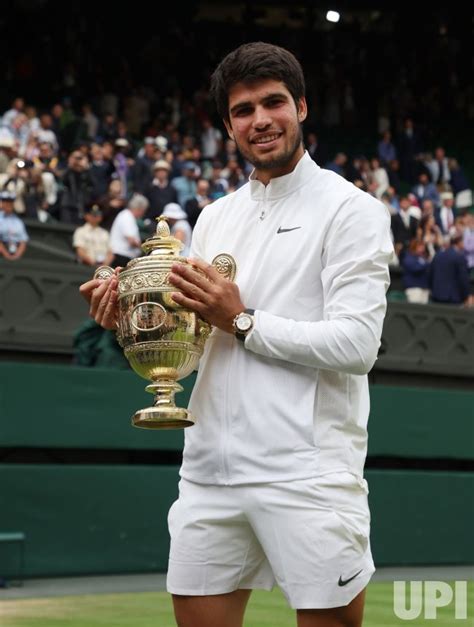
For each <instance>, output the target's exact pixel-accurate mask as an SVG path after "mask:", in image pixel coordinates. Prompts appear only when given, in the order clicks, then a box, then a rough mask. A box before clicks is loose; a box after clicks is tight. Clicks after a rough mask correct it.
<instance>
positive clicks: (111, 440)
mask: <svg viewBox="0 0 474 627" xmlns="http://www.w3.org/2000/svg"><path fill="white" fill-rule="evenodd" d="M194 381H195V375H191V376H190V377H188V378H187V379H185V380H184V381H182V382H181V383H182V384H183V386H184V388H185V391H184V392H182V393H181V394H178V395H177V397H176V400H177V403H178V404H179V405H181V406H183V407H185V406H187V403H188V400H189V394H190V392H191V389H192V385H193V384H194ZM146 385H147V381H146V380H145V379H141V378H140V377H139V376H138V375H136V374H135V373H134V372H132V371H131V370H125V371H122V370H105V369H100V368H78V367H73V366H70V367H64V366H49V365H38V364H20V363H0V447H2V446H3V447H13V446H25V447H26V446H29V447H38V448H52V447H56V448H96V449H158V450H181V448H182V443H183V433H182V431H148V430H142V429H137V428H135V427H132V426H131V424H130V418H131V416H132V414H133V413H134V412H135V411H136V410H137V409H140V408H142V407H146V406H148V405H149V404H150V403H151V402H152V398H153V397H152V395H151V394H148V393H146V392H145V386H146ZM371 401H372V403H371V404H372V409H371V416H370V421H369V434H370V437H369V454H370V455H373V456H379V455H385V456H401V457H423V458H426V457H429V458H438V457H442V458H453V459H474V420H472V408H473V406H474V394H473V393H470V392H465V391H459V390H442V389H433V388H411V387H392V386H385V385H374V386H371ZM197 419H199V417H197ZM191 428H192V427H191Z"/></svg>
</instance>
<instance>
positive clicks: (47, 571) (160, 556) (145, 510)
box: [0, 464, 179, 576]
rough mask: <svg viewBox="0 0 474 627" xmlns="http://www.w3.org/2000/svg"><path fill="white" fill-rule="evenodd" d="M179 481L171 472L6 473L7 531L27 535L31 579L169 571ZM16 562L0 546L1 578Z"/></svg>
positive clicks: (78, 469)
mask: <svg viewBox="0 0 474 627" xmlns="http://www.w3.org/2000/svg"><path fill="white" fill-rule="evenodd" d="M178 479H179V477H178V469H177V467H172V466H71V465H67V466H50V465H40V466H39V465H38V466H37V465H19V464H18V465H17V464H11V465H0V485H1V490H0V531H23V532H25V534H26V543H25V566H26V574H27V575H28V576H38V575H50V576H53V575H62V574H70V575H72V574H77V575H78V574H86V573H125V572H148V571H164V570H166V568H167V562H168V546H169V539H168V529H167V513H168V510H169V507H170V505H171V503H172V502H173V501H174V500H175V498H176V496H177V485H178ZM2 553H3V557H2ZM7 557H8V558H9V559H8V563H5V561H6V559H7ZM14 557H15V556H12V551H11V550H10V549H9V550H8V554H7V552H6V551H5V552H4V551H3V547H2V546H1V545H0V576H5V575H13V574H14V573H15V568H16V563H14V564H12V561H13V559H14ZM4 570H5V571H6V572H4Z"/></svg>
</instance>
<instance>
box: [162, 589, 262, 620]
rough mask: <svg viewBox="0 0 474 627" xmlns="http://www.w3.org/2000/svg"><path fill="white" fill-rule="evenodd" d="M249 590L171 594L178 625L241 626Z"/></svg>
mask: <svg viewBox="0 0 474 627" xmlns="http://www.w3.org/2000/svg"><path fill="white" fill-rule="evenodd" d="M250 593H251V590H235V591H234V592H229V593H228V594H214V595H208V596H181V595H177V594H173V606H174V614H175V618H176V624H177V625H178V627H242V624H243V619H244V613H245V608H246V606H247V602H248V600H249V597H250Z"/></svg>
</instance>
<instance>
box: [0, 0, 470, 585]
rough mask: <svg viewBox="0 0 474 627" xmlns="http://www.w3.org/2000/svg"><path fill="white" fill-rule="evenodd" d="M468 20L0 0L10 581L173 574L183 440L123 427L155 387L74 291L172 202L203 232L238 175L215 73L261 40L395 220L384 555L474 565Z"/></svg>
mask: <svg viewBox="0 0 474 627" xmlns="http://www.w3.org/2000/svg"><path fill="white" fill-rule="evenodd" d="M328 10H331V11H333V12H338V13H339V19H338V21H334V20H336V16H333V15H329V16H328V15H327V14H328ZM328 17H329V18H330V19H331V20H333V21H330V20H329V19H328ZM473 29H474V22H473V15H472V13H471V12H468V11H467V10H464V11H461V10H457V9H456V10H453V9H452V8H451V7H445V8H444V9H438V8H436V7H431V6H430V7H429V8H425V7H420V6H419V5H416V6H412V7H410V9H409V10H408V9H406V8H403V7H402V6H401V5H394V6H393V7H391V5H390V3H388V4H385V6H384V8H381V6H380V3H362V2H360V3H358V2H350V3H349V2H337V3H333V4H332V5H331V6H329V5H323V4H320V3H317V2H309V1H307V2H301V3H298V2H289V1H275V0H272V1H271V2H270V1H268V2H265V1H257V2H252V3H250V2H242V3H239V2H233V3H231V2H227V1H221V2H211V1H208V2H199V1H194V2H193V1H192V0H191V2H189V4H188V5H187V6H186V7H184V6H183V5H182V4H179V3H177V4H176V5H171V4H167V5H163V6H159V5H157V6H155V7H152V6H151V5H146V6H145V4H144V3H138V4H136V5H134V6H133V7H132V6H127V7H124V8H120V7H119V6H118V5H116V4H115V3H109V2H103V3H91V2H83V3H73V4H69V5H65V4H64V3H60V2H57V1H55V0H36V1H31V0H30V1H26V0H25V1H15V2H12V1H10V2H6V3H4V9H3V10H2V15H1V16H0V37H1V42H2V49H3V55H2V64H1V69H0V73H1V79H2V80H1V81H0V253H1V254H0V287H1V289H0V348H1V354H0V485H1V490H0V578H3V579H4V580H5V579H7V580H8V579H9V578H17V577H18V576H21V577H25V578H28V577H46V576H60V575H61V576H62V575H85V574H112V573H139V572H163V571H165V570H166V567H167V552H168V533H167V527H166V515H167V511H168V509H169V506H170V504H171V502H172V501H173V500H174V498H175V497H176V494H177V482H178V468H179V463H180V459H181V448H182V433H180V432H178V431H176V432H167V433H165V432H146V431H141V430H138V429H134V428H133V427H132V426H131V425H130V417H131V415H132V414H133V413H134V412H135V411H136V410H137V409H139V408H141V407H144V406H146V405H148V404H149V402H150V398H149V396H148V395H147V394H146V393H145V391H144V387H145V385H146V383H145V381H144V380H141V379H139V377H138V376H137V375H136V374H135V373H133V372H132V371H131V370H130V368H129V366H128V363H127V361H126V360H125V358H124V357H123V354H122V351H121V349H120V347H118V345H117V343H116V340H115V335H114V334H113V333H111V332H106V331H103V330H102V329H100V328H99V327H97V325H95V323H93V322H92V321H91V320H89V319H88V315H87V306H86V304H85V302H83V301H82V299H81V298H80V296H79V293H78V288H79V285H80V284H81V283H82V282H83V281H85V280H87V279H88V278H90V277H91V276H92V274H93V271H94V269H95V267H97V266H98V265H101V264H103V263H110V264H112V265H124V264H125V263H127V261H128V260H130V259H132V258H134V257H136V256H137V255H139V254H140V252H141V251H140V248H139V245H140V242H141V241H143V239H145V238H146V237H148V236H149V235H150V233H151V232H152V230H153V228H154V226H153V225H154V218H155V217H156V216H158V215H160V214H161V213H163V212H165V214H166V215H168V216H169V217H170V224H171V226H172V230H173V232H174V234H175V235H176V237H179V238H180V239H182V241H183V245H184V246H185V247H187V246H189V240H190V236H191V233H192V229H193V227H194V224H195V221H196V219H197V217H198V216H199V213H200V211H201V210H202V208H203V207H204V206H205V205H206V204H208V203H209V202H212V200H214V199H216V198H218V197H220V196H222V195H225V194H227V193H229V192H231V191H233V190H235V189H237V188H238V187H240V186H241V185H243V184H245V182H246V180H247V178H248V175H249V173H250V171H251V166H250V165H249V164H248V163H247V162H246V161H245V160H244V159H243V158H242V156H241V155H240V154H239V152H238V150H237V149H236V146H235V144H234V143H233V142H231V141H230V140H228V139H227V137H226V134H225V130H224V127H223V125H222V122H221V120H220V119H219V118H218V116H217V114H216V112H215V109H214V106H213V103H212V101H211V100H210V97H209V77H210V74H211V72H212V70H213V69H214V67H215V66H216V64H217V63H218V62H219V60H220V59H221V58H222V57H223V56H224V55H225V54H226V53H227V52H229V51H230V50H231V49H233V48H234V47H236V46H237V45H238V44H240V43H243V42H246V41H253V40H263V41H268V42H272V43H276V44H280V45H283V46H285V47H287V48H289V49H290V50H291V51H292V52H294V54H295V55H296V56H297V57H298V59H299V60H300V61H301V63H302V65H303V68H304V71H305V76H306V81H307V99H308V104H309V115H308V119H307V121H306V122H305V124H304V129H303V130H304V139H305V145H306V148H307V150H308V151H309V153H310V155H311V156H312V158H313V159H315V161H316V162H317V163H318V164H319V165H321V166H322V167H326V168H330V169H332V170H334V171H336V172H338V173H339V174H341V175H342V176H344V177H346V178H347V179H348V180H350V181H352V182H353V183H354V184H355V185H357V186H359V187H361V188H362V189H364V190H366V191H367V192H368V193H370V194H372V195H374V196H376V197H377V198H379V199H380V200H381V201H382V202H383V203H384V204H385V205H386V206H387V208H388V209H389V211H390V214H391V216H392V236H393V240H394V244H395V250H396V255H394V258H393V260H392V264H391V277H392V282H391V286H390V290H389V293H388V301H389V305H388V312H387V317H386V321H385V326H384V332H383V337H382V346H381V349H380V354H379V358H378V360H377V363H376V365H375V367H374V369H373V371H372V372H371V373H370V375H369V378H370V385H371V396H372V410H371V417H370V423H369V433H370V440H369V456H368V460H367V466H366V476H367V480H368V482H369V487H370V500H371V508H372V519H373V521H372V526H373V535H372V542H373V551H374V557H375V560H376V563H377V565H379V566H384V565H433V566H435V565H442V564H473V563H474V549H473V545H472V542H471V541H470V537H471V533H472V528H473V526H474V505H473V498H472V494H473V488H474V428H473V423H474V416H473V411H472V407H473V401H474V393H473V387H472V381H473V376H474V339H473V338H474V333H473V327H474V325H473V321H474V313H473V312H474V309H473V308H472V303H473V297H472V284H473V278H472V273H473V267H474V222H473V220H474V208H473V201H472V188H473V185H474V150H473V140H474V87H473V83H472V72H473V46H472V41H473ZM130 215H132V216H133V220H132V223H133V224H132V227H131V228H130V227H129V226H127V225H129V222H130V221H129V220H128V221H126V220H125V218H124V216H128V217H130ZM125 222H126V223H127V224H125ZM130 238H132V239H133V240H134V243H133V244H131V243H130V241H131V240H130ZM193 382H194V378H193V376H191V377H189V378H188V379H186V380H185V381H184V382H183V384H184V386H185V392H184V393H183V394H182V395H181V397H180V398H179V401H178V402H179V403H180V404H181V405H183V404H186V402H187V399H188V397H189V393H190V391H191V389H192V385H193Z"/></svg>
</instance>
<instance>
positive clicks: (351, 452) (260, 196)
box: [181, 153, 393, 485]
mask: <svg viewBox="0 0 474 627" xmlns="http://www.w3.org/2000/svg"><path fill="white" fill-rule="evenodd" d="M250 178H251V180H250V181H249V183H248V184H246V185H245V186H243V187H242V188H240V189H239V190H237V191H236V192H234V193H232V194H229V195H228V196H225V197H223V198H220V199H218V200H217V201H215V202H214V203H212V204H211V205H208V206H207V207H205V209H204V210H203V211H202V213H201V215H200V217H199V220H198V222H197V224H196V227H195V230H194V233H193V250H192V256H194V257H199V258H201V259H203V260H205V261H207V262H209V263H210V262H211V261H212V260H213V259H214V257H215V256H216V255H218V254H220V253H229V254H231V255H232V256H233V257H234V259H235V261H236V263H237V275H236V278H235V281H236V283H237V284H238V286H239V288H240V294H241V299H242V302H243V303H244V304H245V306H246V307H248V308H252V309H255V325H254V328H253V330H252V331H251V332H250V334H249V335H248V336H247V337H246V339H245V343H244V342H241V341H240V340H237V339H236V338H235V337H234V336H233V335H231V334H229V333H225V332H223V331H221V330H219V329H214V330H213V332H212V334H211V335H210V337H209V339H208V341H207V343H206V347H205V350H204V354H203V356H202V358H201V361H200V365H199V371H198V376H197V380H196V384H195V386H194V389H193V392H192V396H191V400H190V405H189V408H190V410H191V411H192V413H193V414H194V416H195V417H196V424H195V425H194V426H193V427H191V428H189V429H186V431H185V448H184V454H183V464H182V467H181V476H183V477H185V478H186V479H189V480H191V481H195V482H198V483H205V484H224V485H233V484H242V483H256V482H269V481H287V480H293V479H303V478H308V477H313V476H316V475H318V474H324V473H327V472H333V471H339V470H341V471H342V470H347V471H349V472H352V473H353V474H356V475H357V476H359V477H362V473H363V467H364V462H365V457H366V453H367V420H368V415H369V391H368V379H367V373H368V372H369V370H370V369H371V368H372V366H373V364H374V362H375V359H376V357H377V352H378V348H379V345H380V336H381V332H382V323H383V318H384V315H385V310H386V299H385V294H386V290H387V287H388V284H389V271H388V261H389V259H390V257H391V255H392V252H393V246H392V242H391V238H390V217H389V214H388V211H387V210H386V208H385V206H384V205H383V204H382V203H380V202H379V201H378V200H376V199H375V198H373V197H372V196H370V195H369V194H367V193H365V192H362V191H361V190H359V189H358V188H356V187H355V186H354V185H352V183H349V182H348V181H346V180H345V179H343V178H342V177H341V176H339V175H337V174H335V173H334V172H330V171H328V170H324V169H321V168H320V167H319V166H317V165H316V164H315V163H314V162H313V161H312V160H311V158H310V157H309V155H308V154H307V153H305V154H304V156H303V157H302V158H301V159H300V161H299V162H298V164H297V166H296V167H295V169H294V170H293V172H291V173H290V174H287V175H285V176H281V177H278V178H274V179H272V180H271V181H270V183H269V184H268V185H267V186H264V185H263V184H262V183H260V182H259V181H257V180H252V176H251V177H250Z"/></svg>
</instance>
